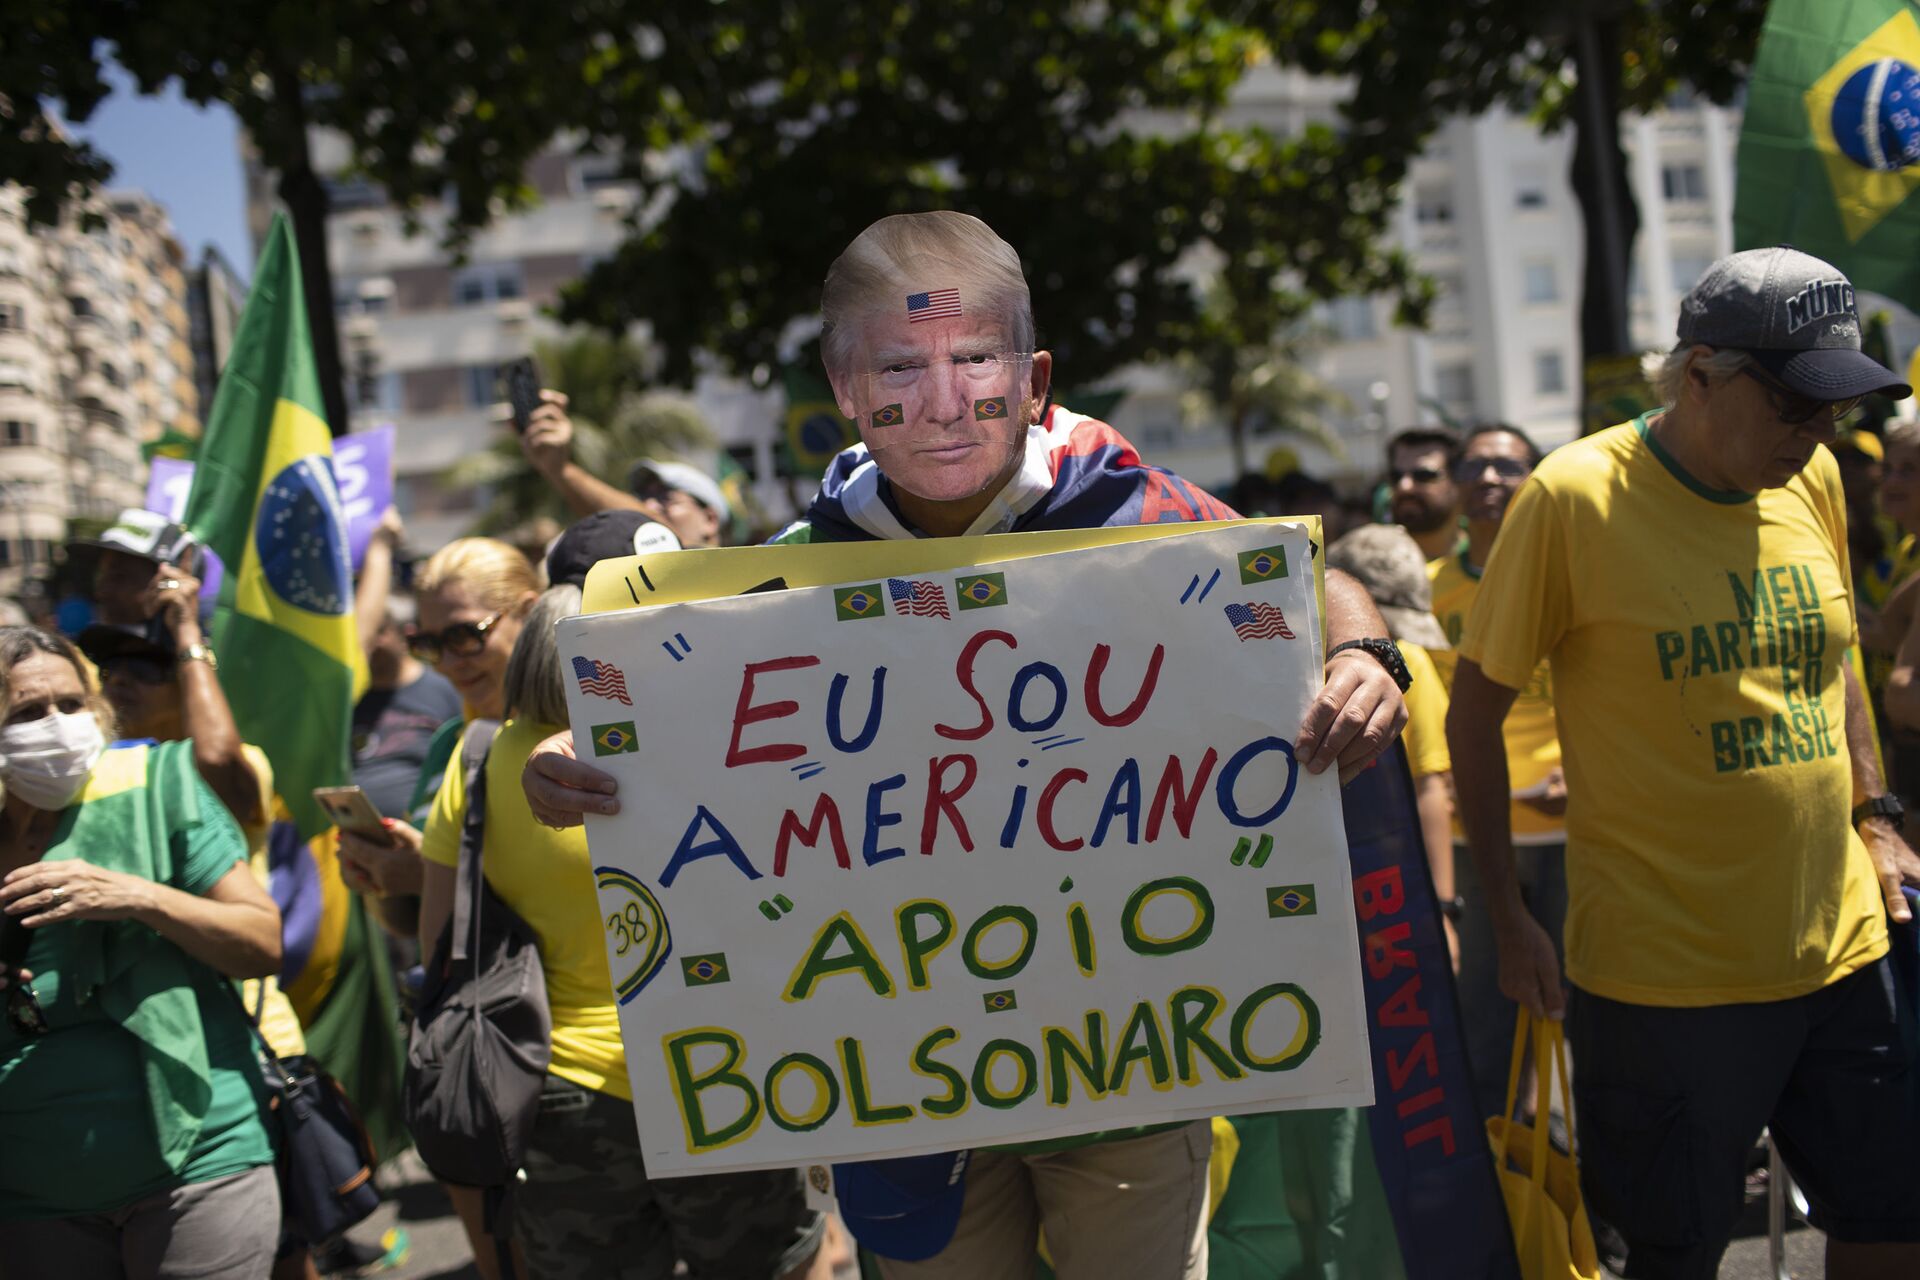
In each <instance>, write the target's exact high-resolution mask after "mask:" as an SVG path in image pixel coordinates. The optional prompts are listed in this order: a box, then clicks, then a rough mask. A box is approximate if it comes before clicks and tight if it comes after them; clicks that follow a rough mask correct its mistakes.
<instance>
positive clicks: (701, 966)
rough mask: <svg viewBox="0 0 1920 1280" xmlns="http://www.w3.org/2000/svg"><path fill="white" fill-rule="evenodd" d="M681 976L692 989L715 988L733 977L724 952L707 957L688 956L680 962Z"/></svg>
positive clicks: (717, 952)
mask: <svg viewBox="0 0 1920 1280" xmlns="http://www.w3.org/2000/svg"><path fill="white" fill-rule="evenodd" d="M680 974H681V976H682V977H684V978H685V979H686V981H687V985H688V986H690V987H711V986H715V985H717V984H718V983H722V982H725V981H727V980H728V979H729V978H731V977H732V976H733V975H732V974H730V973H728V972H727V953H726V952H724V951H716V952H714V953H713V954H712V955H706V956H688V957H687V958H686V959H684V960H682V961H681V962H680Z"/></svg>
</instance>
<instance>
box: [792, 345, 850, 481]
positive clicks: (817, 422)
mask: <svg viewBox="0 0 1920 1280" xmlns="http://www.w3.org/2000/svg"><path fill="white" fill-rule="evenodd" d="M781 380H782V382H784V383H785V385H786V392H787V413H786V417H785V419H784V420H783V421H782V423H781V432H780V445H779V450H778V452H779V457H780V469H781V470H782V471H783V472H785V473H786V474H788V475H791V476H797V477H799V478H800V479H802V480H818V479H819V478H820V475H821V473H822V472H824V471H825V470H826V469H827V464H828V463H829V462H832V461H833V457H834V455H835V454H837V453H839V452H840V451H841V450H842V449H845V448H847V447H848V446H849V445H854V444H858V443H859V441H860V433H859V432H858V431H856V430H855V429H854V426H853V423H852V422H851V421H849V420H848V419H847V417H846V416H845V415H844V414H842V413H841V412H840V406H839V405H837V404H835V403H834V400H833V388H832V387H830V386H829V385H828V384H827V380H826V379H825V378H824V377H822V376H820V375H819V374H815V373H809V372H806V371H805V370H802V369H798V368H795V367H794V366H792V365H788V366H787V367H786V369H784V370H783V371H782V376H781Z"/></svg>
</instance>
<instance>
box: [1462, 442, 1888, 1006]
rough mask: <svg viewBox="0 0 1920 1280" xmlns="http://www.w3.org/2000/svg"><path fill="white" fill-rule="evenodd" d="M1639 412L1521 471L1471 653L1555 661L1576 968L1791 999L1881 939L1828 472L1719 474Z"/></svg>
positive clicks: (1665, 990)
mask: <svg viewBox="0 0 1920 1280" xmlns="http://www.w3.org/2000/svg"><path fill="white" fill-rule="evenodd" d="M1646 423H1647V418H1644V417H1643V418H1642V419H1640V420H1639V421H1637V422H1633V423H1628V424H1625V425H1623V426H1618V427H1614V428H1611V429H1610V430H1607V431H1603V432H1601V433H1599V434H1597V435H1593V436H1589V437H1587V438H1586V439H1584V440H1580V441H1577V442H1575V443H1573V444H1570V445H1567V446H1565V447H1564V448H1561V449H1559V450H1558V451H1556V452H1555V453H1553V454H1552V455H1551V456H1549V457H1548V458H1547V459H1546V461H1544V462H1543V463H1541V465H1540V467H1539V469H1538V470H1537V471H1535V472H1534V474H1533V475H1532V477H1531V478H1529V479H1528V480H1527V482H1526V483H1525V484H1524V485H1523V486H1522V487H1521V489H1520V492H1519V493H1518V494H1517V495H1516V496H1515V497H1514V500H1513V505H1512V507H1511V508H1510V509H1509V511H1508V514H1507V518H1506V523H1505V525H1504V527H1503V528H1502V529H1501V531H1500V537H1499V540H1498V541H1497V542H1496V543H1495V544H1494V548H1493V554H1492V556H1491V557H1490V558H1489V560H1488V563H1487V572H1486V576H1485V579H1484V580H1483V582H1482V584H1481V589H1480V594H1479V598H1478V599H1477V600H1476V601H1475V602H1474V606H1473V610H1472V612H1471V614H1470V615H1469V616H1468V619H1467V628H1466V636H1465V638H1464V640H1463V642H1462V644H1461V646H1460V652H1461V654H1462V656H1464V657H1467V658H1470V659H1472V660H1473V661H1475V662H1477V663H1479V664H1480V666H1481V668H1482V669H1484V670H1485V671H1486V673H1487V675H1488V676H1489V677H1490V678H1491V679H1493V680H1495V681H1498V682H1499V683H1501V684H1505V685H1509V686H1512V687H1519V686H1521V685H1523V684H1524V683H1525V682H1526V681H1527V680H1528V679H1529V678H1530V677H1531V675H1532V673H1533V671H1534V670H1535V669H1536V668H1537V667H1538V666H1539V664H1540V660H1541V659H1542V658H1547V659H1548V660H1550V662H1551V663H1552V666H1553V693H1554V699H1555V702H1556V703H1557V705H1558V709H1559V713H1560V715H1559V720H1560V729H1561V735H1560V745H1561V750H1562V752H1563V754H1564V757H1565V768H1566V773H1567V798H1568V809H1567V887H1568V895H1569V906H1568V911H1567V930H1566V946H1567V976H1568V978H1569V979H1570V980H1571V981H1572V982H1574V983H1575V984H1576V985H1578V986H1579V987H1581V988H1582V989H1584V990H1586V991H1590V992H1592V993H1594V994H1596V995H1600V996H1604V997H1607V998H1609V999H1614V1000H1622V1001H1627V1002H1630V1003H1635V1004H1648V1005H1668V1006H1698V1005H1709V1004H1728V1003H1745V1002H1753V1001H1762V1000H1781V999H1787V998H1789V997H1792V996H1797V995H1802V994H1805V993H1807V992H1809V991H1814V990H1817V989H1818V988H1820V987H1823V986H1826V985H1827V984H1828V983H1831V982H1834V981H1836V980H1838V979H1840V978H1842V977H1845V976H1846V975H1847V974H1849V973H1852V972H1854V971H1855V970H1857V969H1860V968H1861V967H1863V966H1865V965H1867V964H1870V963H1871V962H1873V961H1874V960H1876V959H1878V958H1879V957H1880V956H1882V955H1884V954H1885V953H1886V950H1887V930H1886V922H1885V913H1884V907H1883V904H1882V901H1881V897H1880V892H1879V887H1878V883H1877V881H1876V880H1875V877H1874V874H1873V868H1872V865H1871V863H1870V862H1869V860H1868V857H1867V852H1866V848H1865V846H1863V845H1862V844H1861V842H1860V838H1859V836H1858V835H1856V834H1855V833H1854V830H1853V826H1852V823H1851V821H1850V818H1849V814H1850V811H1851V808H1852V801H1853V781H1852V772H1851V765H1850V762H1849V757H1848V753H1847V742H1846V703H1845V692H1844V686H1843V683H1842V674H1841V672H1842V659H1843V655H1844V654H1845V652H1846V649H1847V646H1848V645H1850V644H1852V643H1853V642H1854V624H1853V606H1852V599H1851V594H1850V593H1851V589H1852V588H1851V580H1850V578H1849V576H1848V566H1847V549H1846V548H1847V542H1846V515H1845V508H1844V506H1843V505H1842V502H1841V496H1840V473H1839V468H1838V467H1837V466H1836V465H1835V463H1834V461H1833V456H1832V455H1831V454H1829V453H1828V452H1827V451H1826V450H1825V449H1821V450H1818V451H1817V452H1816V453H1815V455H1814V458H1813V461H1812V462H1811V463H1809V464H1808V466H1807V468H1806V469H1805V470H1804V471H1802V472H1801V474H1800V475H1798V476H1796V477H1795V478H1794V479H1793V480H1792V481H1791V482H1790V483H1788V484H1787V485H1785V486H1782V487H1781V488H1777V489H1768V490H1766V491H1765V492H1763V493H1760V494H1758V495H1750V494H1735V493H1724V492H1716V491H1714V490H1710V489H1707V488H1705V487H1704V486H1702V485H1701V484H1700V483H1699V482H1698V481H1696V480H1695V479H1694V478H1693V477H1692V476H1690V475H1688V474H1687V473H1686V472H1685V471H1683V470H1682V469H1681V468H1680V467H1679V465H1678V464H1677V463H1676V462H1674V461H1673V459H1672V458H1671V456H1670V455H1668V454H1667V453H1666V451H1665V450H1664V449H1662V448H1661V447H1660V444H1659V442H1658V441H1657V440H1655V439H1654V438H1653V437H1652V436H1651V435H1650V434H1649V433H1648V431H1647V427H1646Z"/></svg>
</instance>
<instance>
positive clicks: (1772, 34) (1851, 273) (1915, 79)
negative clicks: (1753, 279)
mask: <svg viewBox="0 0 1920 1280" xmlns="http://www.w3.org/2000/svg"><path fill="white" fill-rule="evenodd" d="M1739 170H1740V186H1739V191H1738V192H1737V193H1736V199H1735V203H1734V236H1735V239H1736V240H1737V241H1738V243H1739V246H1740V247H1741V248H1743V249H1750V248H1756V247H1759V246H1764V245H1772V244H1782V243H1787V244H1792V245H1793V246H1794V247H1796V248H1798V249H1802V250H1804V251H1805V252H1807V253H1811V254H1814V255H1815V256H1817V257H1821V258H1825V259H1827V260H1828V261H1829V262H1831V263H1833V264H1834V265H1835V266H1837V267H1839V268H1840V269H1841V270H1842V271H1844V272H1846V273H1847V276H1848V278H1849V279H1851V280H1852V281H1853V284H1854V286H1855V287H1856V288H1861V289H1871V290H1873V291H1874V292H1876V293H1882V294H1885V295H1887V296H1888V297H1891V298H1895V299H1897V300H1899V301H1901V302H1903V303H1905V304H1907V305H1908V306H1915V305H1920V253H1915V252H1914V246H1915V245H1916V244H1920V196H1915V195H1914V189H1915V188H1916V187H1920V8H1916V7H1915V5H1914V4H1913V3H1912V2H1911V0H1773V4H1772V5H1771V7H1770V8H1769V10H1768V14H1767V25H1766V29H1765V31H1764V32H1763V33H1762V35H1761V37H1760V49H1759V53H1758V55H1757V57H1756V58H1755V59H1754V67H1753V77H1752V81H1751V83H1750V85H1749V87H1748V96H1747V111H1746V123H1745V126H1744V127H1743V129H1742V131H1741V135H1740V156H1739Z"/></svg>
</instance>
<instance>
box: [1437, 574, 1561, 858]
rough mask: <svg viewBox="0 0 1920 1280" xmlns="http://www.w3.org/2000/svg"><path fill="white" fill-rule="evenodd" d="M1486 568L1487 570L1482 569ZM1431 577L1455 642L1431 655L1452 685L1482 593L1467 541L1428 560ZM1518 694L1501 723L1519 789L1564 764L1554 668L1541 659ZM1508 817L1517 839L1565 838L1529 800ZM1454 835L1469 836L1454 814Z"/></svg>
mask: <svg viewBox="0 0 1920 1280" xmlns="http://www.w3.org/2000/svg"><path fill="white" fill-rule="evenodd" d="M1483 572H1484V571H1483ZM1427 579H1428V581H1430V582H1431V583H1432V584H1433V616H1434V617H1435V618H1437V619H1438V620H1439V622H1440V626H1441V628H1442V629H1443V630H1445V631H1446V633H1447V639H1448V640H1449V641H1451V642H1452V643H1453V644H1454V645H1455V646H1456V648H1454V649H1441V650H1439V651H1438V652H1436V653H1435V654H1434V655H1433V661H1434V665H1435V666H1437V667H1438V668H1439V669H1440V678H1441V679H1443V680H1445V681H1446V684H1447V689H1448V690H1449V691H1451V690H1452V689H1453V668H1454V665H1455V664H1456V663H1458V662H1459V660H1460V655H1459V653H1458V651H1457V647H1458V645H1459V644H1460V639H1461V637H1462V636H1464V635H1465V634H1466V630H1467V615H1468V614H1469V613H1471V612H1473V602H1474V599H1475V597H1477V596H1478V595H1479V594H1480V573H1477V572H1475V571H1474V569H1473V567H1472V566H1471V565H1469V564H1468V563H1467V552H1466V549H1465V548H1464V547H1463V548H1462V549H1461V550H1460V551H1459V552H1457V553H1456V554H1454V555H1450V556H1442V557H1440V558H1439V559H1438V560H1429V561H1428V562H1427ZM1519 689H1520V693H1519V696H1518V697H1516V698H1514V700H1513V709H1512V710H1511V711H1509V712H1508V713H1507V722H1506V724H1505V725H1503V726H1501V736H1502V737H1503V738H1504V739H1505V740H1506V744H1507V786H1508V788H1509V789H1511V790H1512V791H1513V792H1514V793H1515V794H1519V793H1522V792H1530V791H1533V790H1534V789H1535V788H1539V787H1543V786H1544V785H1545V784H1546V780H1547V775H1548V774H1550V773H1552V772H1553V771H1554V770H1555V769H1557V768H1559V767H1560V730H1559V727H1558V726H1557V725H1556V724H1555V723H1554V719H1553V672H1552V670H1551V668H1549V667H1548V666H1547V664H1546V663H1544V662H1542V663H1541V664H1540V665H1539V666H1537V667H1535V668H1534V669H1533V674H1532V675H1530V676H1528V677H1527V679H1526V681H1525V682H1524V683H1523V684H1521V685H1520V686H1519ZM1507 822H1508V824H1509V826H1510V827H1511V828H1512V831H1513V843H1514V844H1516V845H1523V846H1524V845H1543V844H1559V843H1560V842H1561V841H1563V840H1565V839H1566V838H1567V828H1566V823H1565V821H1564V820H1562V819H1560V818H1554V817H1549V816H1548V815H1547V814H1544V813H1542V812H1540V811H1539V810H1538V809H1536V808H1534V807H1533V806H1532V805H1530V804H1523V803H1522V802H1520V801H1519V800H1515V801H1514V802H1513V805H1512V809H1511V812H1510V813H1509V814H1508V817H1507ZM1453 833H1454V837H1455V838H1456V839H1460V840H1464V839H1466V835H1465V833H1464V832H1463V831H1462V829H1461V827H1460V821H1459V819H1458V818H1457V817H1456V818H1455V819H1454V824H1453Z"/></svg>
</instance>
